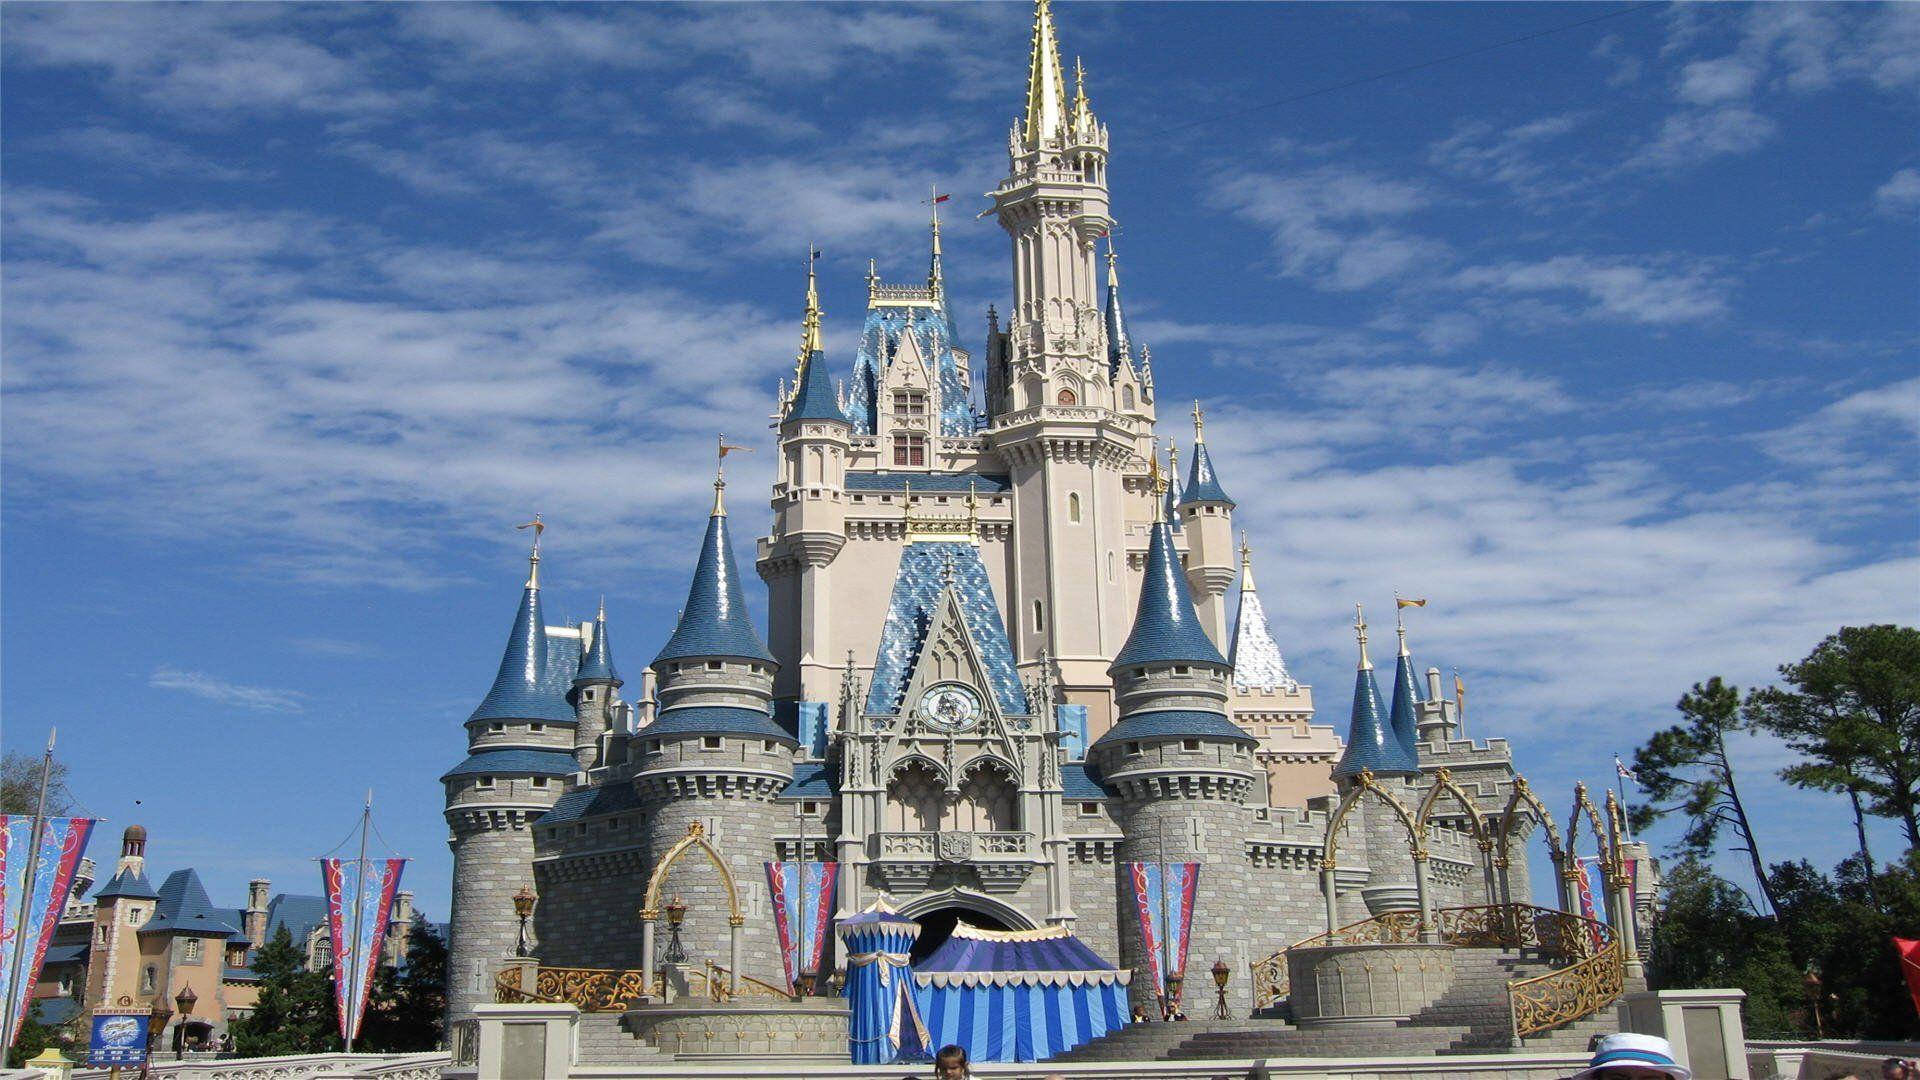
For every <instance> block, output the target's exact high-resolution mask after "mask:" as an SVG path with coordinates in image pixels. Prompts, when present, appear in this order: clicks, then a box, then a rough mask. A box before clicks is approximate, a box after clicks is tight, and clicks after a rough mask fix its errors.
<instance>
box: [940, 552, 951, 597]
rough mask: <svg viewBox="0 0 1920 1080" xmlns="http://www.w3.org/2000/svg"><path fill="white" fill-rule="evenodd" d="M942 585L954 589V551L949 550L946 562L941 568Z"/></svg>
mask: <svg viewBox="0 0 1920 1080" xmlns="http://www.w3.org/2000/svg"><path fill="white" fill-rule="evenodd" d="M940 584H941V585H943V586H945V587H947V588H949V589H951V588H953V549H952V548H948V549H947V558H946V562H945V563H944V564H943V565H942V566H941V567H940Z"/></svg>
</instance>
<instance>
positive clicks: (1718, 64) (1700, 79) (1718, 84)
mask: <svg viewBox="0 0 1920 1080" xmlns="http://www.w3.org/2000/svg"><path fill="white" fill-rule="evenodd" d="M1759 78H1760V73H1759V72H1758V71H1756V70H1754V68H1753V66H1752V65H1751V64H1749V63H1747V62H1746V61H1745V60H1742V59H1741V58H1739V57H1735V56H1722V57H1719V58H1717V59H1713V60H1696V61H1694V62H1693V63H1691V64H1688V65H1687V66H1686V67H1684V68H1681V69H1680V81H1679V86H1678V88H1677V89H1676V90H1675V93H1676V94H1678V95H1679V97H1680V100H1682V101H1685V102H1687V103H1689V104H1692V105H1719V104H1721V103H1723V102H1728V101H1740V100H1744V99H1745V98H1746V97H1747V95H1748V94H1751V93H1752V92H1753V87H1754V83H1755V82H1757V81H1758V80H1759Z"/></svg>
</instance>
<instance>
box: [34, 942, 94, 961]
mask: <svg viewBox="0 0 1920 1080" xmlns="http://www.w3.org/2000/svg"><path fill="white" fill-rule="evenodd" d="M90 951H92V946H90V945H89V944H87V943H86V942H84V941H83V942H81V943H80V944H78V945H49V946H47V955H46V959H44V960H42V961H41V963H42V964H75V963H79V962H80V961H82V960H85V959H86V958H87V953H88V952H90Z"/></svg>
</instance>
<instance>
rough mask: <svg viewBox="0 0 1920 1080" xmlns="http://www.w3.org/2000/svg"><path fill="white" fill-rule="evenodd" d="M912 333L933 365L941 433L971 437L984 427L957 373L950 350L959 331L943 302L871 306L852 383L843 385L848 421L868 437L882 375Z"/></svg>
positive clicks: (968, 388)
mask: <svg viewBox="0 0 1920 1080" xmlns="http://www.w3.org/2000/svg"><path fill="white" fill-rule="evenodd" d="M908 333H911V334H912V335H913V338H914V344H915V345H916V346H918V347H919V350H920V355H921V356H922V357H925V358H927V359H930V360H931V361H932V362H933V364H934V376H935V381H936V382H937V383H938V385H939V387H940V434H942V435H973V434H976V433H977V432H979V430H980V428H981V427H982V421H981V418H980V416H979V415H978V414H977V413H975V412H974V409H973V401H972V392H971V387H969V386H968V384H967V380H966V378H965V377H963V375H962V374H961V371H960V358H959V357H958V356H957V355H956V354H955V352H954V343H955V342H956V341H958V340H959V335H957V334H955V333H954V330H953V319H952V317H951V315H949V314H948V312H947V309H946V305H945V304H943V303H936V302H934V301H932V300H929V301H927V302H926V303H922V304H910V305H902V306H897V307H896V306H888V307H870V308H868V309H867V321H866V325H865V326H864V327H862V328H861V331H860V349H859V352H858V353H857V354H856V355H855V356H854V360H853V382H852V384H851V385H850V386H849V387H848V388H847V419H848V420H849V421H850V422H851V423H852V424H853V430H854V432H855V433H857V434H860V435H871V434H873V433H874V427H875V424H876V422H877V420H878V416H877V411H878V408H879V400H878V398H879V393H878V388H879V386H880V383H881V382H882V377H881V373H882V372H884V371H885V370H886V369H887V365H889V364H891V363H893V360H894V357H895V355H896V354H897V353H898V352H899V349H900V339H901V337H902V336H904V335H906V334H908Z"/></svg>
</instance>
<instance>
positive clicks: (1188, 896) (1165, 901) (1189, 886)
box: [1127, 862, 1200, 996]
mask: <svg viewBox="0 0 1920 1080" xmlns="http://www.w3.org/2000/svg"><path fill="white" fill-rule="evenodd" d="M1127 871H1128V874H1129V875H1130V877H1131V880H1132V882H1133V904H1134V908H1135V910H1136V911H1137V912H1138V913H1139V916H1140V941H1141V947H1142V949H1144V951H1145V952H1146V954H1147V967H1148V970H1149V972H1150V973H1151V974H1152V975H1153V986H1154V993H1156V994H1160V995H1162V996H1164V995H1165V994H1166V992H1167V975H1168V974H1169V973H1168V972H1167V971H1166V970H1165V964H1163V961H1164V960H1166V958H1167V956H1168V954H1169V953H1171V954H1172V972H1171V973H1172V974H1175V975H1180V976H1182V977H1184V976H1185V975H1186V972H1187V940H1188V937H1189V934H1190V932H1191V931H1192V929H1193V893H1194V887H1195V886H1196V885H1197V884H1199V881H1200V864H1199V863H1197V862H1188V863H1157V862H1136V863H1128V864H1127ZM1163 911H1164V913H1165V917H1164V918H1162V912H1163Z"/></svg>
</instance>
